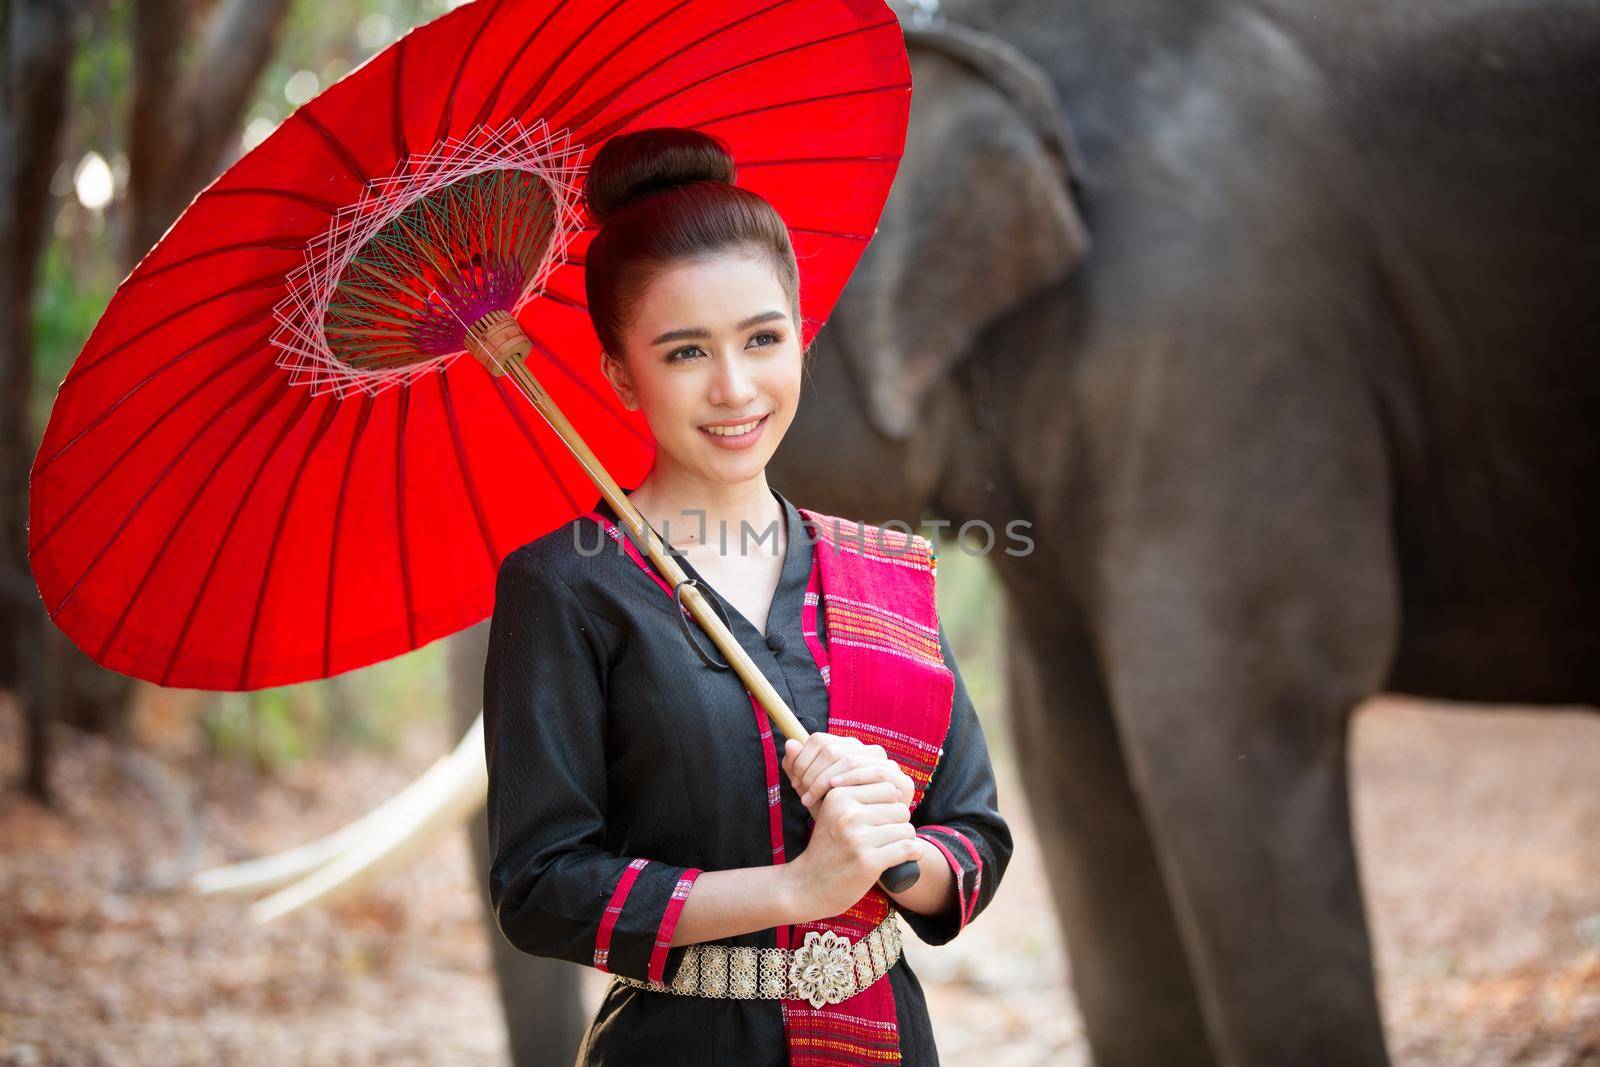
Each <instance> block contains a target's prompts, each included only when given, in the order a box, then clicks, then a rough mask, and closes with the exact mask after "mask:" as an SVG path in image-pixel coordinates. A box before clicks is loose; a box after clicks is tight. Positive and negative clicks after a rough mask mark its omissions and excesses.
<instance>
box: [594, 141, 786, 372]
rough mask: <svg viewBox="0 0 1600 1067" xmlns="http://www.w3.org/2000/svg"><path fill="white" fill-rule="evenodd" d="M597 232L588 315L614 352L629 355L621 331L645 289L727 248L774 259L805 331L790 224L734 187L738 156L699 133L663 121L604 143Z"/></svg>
mask: <svg viewBox="0 0 1600 1067" xmlns="http://www.w3.org/2000/svg"><path fill="white" fill-rule="evenodd" d="M584 196H585V200H586V203H587V205H588V208H589V214H590V215H591V216H592V217H593V219H594V221H595V222H596V223H597V224H598V225H599V227H600V232H599V233H597V234H596V235H595V237H594V240H593V241H591V242H590V244H589V251H588V256H587V259H586V262H585V267H584V287H585V290H586V296H587V298H588V301H589V318H590V320H591V321H592V322H593V323H594V329H595V333H596V334H598V335H599V337H600V343H601V345H602V346H604V348H605V350H606V352H607V354H608V355H609V356H610V357H612V358H614V359H619V360H620V359H621V358H622V332H623V329H624V327H625V326H626V324H627V323H628V321H629V319H630V317H631V316H632V314H633V309H634V307H635V306H636V305H637V303H638V300H639V297H640V295H641V294H642V293H643V292H644V289H645V286H646V285H647V284H648V283H649V281H650V279H651V278H652V277H654V276H655V274H656V273H657V272H658V271H660V270H662V269H663V268H665V267H669V266H672V265H674V264H677V263H681V262H683V261H685V260H693V259H699V258H703V257H706V256H710V255H714V254H716V253H718V252H724V251H728V250H730V249H746V250H748V251H750V252H751V253H752V254H754V255H756V256H757V257H760V258H763V259H765V260H767V261H768V262H769V263H771V265H772V269H773V272H774V273H775V274H776V275H777V278H778V283H779V284H780V285H782V286H783V288H784V291H785V292H786V293H787V294H788V296H789V301H790V309H789V313H790V315H791V317H792V318H793V321H794V329H795V330H796V331H797V334H798V331H799V330H800V328H801V327H800V270H799V267H798V266H797V265H796V263H795V258H794V247H793V245H791V244H790V243H789V230H788V227H786V226H785V225H784V222H783V219H782V218H781V217H779V215H778V212H777V211H776V210H775V209H774V208H773V206H772V205H771V204H769V203H767V201H766V200H765V199H764V198H762V197H761V196H760V195H759V194H757V193H753V192H751V191H750V190H748V189H741V188H739V187H738V186H736V185H734V184H733V156H732V155H731V154H730V153H729V152H728V149H727V146H725V145H724V144H723V143H722V142H721V141H720V140H718V139H717V138H715V137H713V136H711V135H710V134H706V133H701V132H699V131H698V130H688V129H680V128H676V127H670V126H665V127H657V128H655V129H648V130H636V131H634V132H632V133H625V134H622V135H621V136H618V137H613V138H612V139H611V140H609V141H607V142H606V143H605V144H603V145H601V146H600V151H599V152H597V153H596V154H595V157H594V161H593V162H592V163H591V164H590V165H589V176H588V180H587V182H586V184H585V192H584Z"/></svg>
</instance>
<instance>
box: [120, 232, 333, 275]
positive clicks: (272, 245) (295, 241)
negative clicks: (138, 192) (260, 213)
mask: <svg viewBox="0 0 1600 1067" xmlns="http://www.w3.org/2000/svg"><path fill="white" fill-rule="evenodd" d="M314 237H316V234H311V235H310V236H307V237H293V238H286V239H283V240H278V241H240V242H238V243H237V244H231V245H219V246H218V247H216V248H209V249H207V250H206V251H204V252H196V253H194V254H193V255H190V256H184V257H183V258H182V259H175V260H173V261H172V262H171V263H163V264H162V265H161V266H159V267H155V268H152V269H151V270H147V271H145V272H143V273H142V274H139V275H138V276H137V277H133V278H129V279H128V281H127V283H126V284H125V285H124V286H123V288H124V289H131V288H133V287H134V286H136V285H139V284H141V283H143V282H147V281H149V280H150V279H151V278H155V277H158V276H160V275H162V274H165V273H167V272H168V271H173V270H177V269H178V268H179V267H186V266H188V265H189V264H191V263H194V262H197V261H198V260H202V259H207V258H209V257H211V256H222V255H227V254H228V253H229V252H243V251H245V250H248V249H264V250H268V251H273V252H294V251H298V250H301V249H304V248H305V246H306V245H307V244H308V243H309V242H310V241H311V240H312V238H314Z"/></svg>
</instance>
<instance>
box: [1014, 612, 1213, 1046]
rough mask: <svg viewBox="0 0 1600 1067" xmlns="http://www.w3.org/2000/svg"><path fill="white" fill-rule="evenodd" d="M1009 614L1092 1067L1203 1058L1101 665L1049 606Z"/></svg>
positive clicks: (1020, 708) (1020, 733) (1195, 1008)
mask: <svg viewBox="0 0 1600 1067" xmlns="http://www.w3.org/2000/svg"><path fill="white" fill-rule="evenodd" d="M1021 611H1022V612H1023V613H1024V617H1029V616H1032V615H1036V614H1038V613H1039V612H1041V611H1042V612H1045V613H1046V617H1044V618H1040V619H1037V620H1036V621H1032V622H1026V623H1019V622H1018V620H1017V618H1016V617H1014V616H1013V617H1010V618H1008V625H1009V626H1010V627H1011V628H1012V631H1013V634H1014V635H1015V636H1016V637H1018V638H1023V640H1022V641H1011V642H1008V643H1007V644H1008V649H1009V663H1008V667H1009V680H1010V704H1011V709H1012V710H1011V718H1012V726H1013V730H1014V732H1015V738H1016V745H1015V747H1016V751H1017V755H1018V760H1019V762H1020V764H1021V770H1022V775H1023V783H1024V787H1025V790H1026V793H1027V796H1028V806H1029V811H1030V813H1031V815H1032V817H1033V821H1034V823H1035V825H1036V827H1037V829H1038V834H1039V839H1040V843H1041V846H1042V849H1043V852H1044V859H1045V869H1046V871H1047V873H1048V876H1049V879H1050V887H1051V891H1052V892H1053V894H1054V897H1055V903H1056V911H1057V914H1058V916H1059V917H1060V920H1061V924H1062V928H1063V931H1064V933H1065V935H1066V942H1067V951H1068V954H1069V956H1070V958H1071V961H1072V986H1073V991H1074V993H1075V995H1076V996H1077V1000H1078V1006H1079V1009H1080V1010H1081V1011H1082V1013H1083V1017H1084V1024H1085V1027H1086V1029H1087V1032H1088V1038H1089V1046H1090V1048H1091V1049H1092V1051H1093V1053H1094V1061H1095V1063H1096V1064H1097V1065H1098V1067H1191V1065H1193V1067H1207V1065H1209V1064H1211V1063H1212V1062H1213V1060H1212V1058H1211V1055H1210V1052H1209V1048H1208V1044H1207V1038H1206V1030H1205V1025H1204V1022H1203V1020H1202V1018H1201V1013H1200V1005H1199V1001H1198V999H1197V997H1196V993H1195V988H1194V982H1193V979H1192V977H1191V975H1190V972H1189V965H1188V961H1187V959H1186V958H1185V956H1184V949H1183V942H1182V940H1181V939H1180V938H1179V936H1178V927H1177V921H1176V919H1175V918H1174V916H1173V912H1172V905H1171V901H1170V900H1169V899H1168V896H1167V890H1166V886H1165V885H1164V884H1163V882H1162V879H1161V871H1160V869H1159V868H1158V866H1157V864H1156V858H1155V848H1154V846H1153V845H1152V844H1151V841H1150V834H1149V831H1148V829H1147V828H1146V826H1145V821H1144V816H1143V814H1142V813H1141V812H1140V810H1139V805H1138V802H1137V800H1136V798H1135V796H1134V793H1133V787H1132V785H1131V784H1130V782H1129V780H1128V770H1127V767H1126V765H1125V764H1124V763H1123V760H1122V750H1121V748H1120V747H1119V742H1118V739H1117V735H1116V728H1115V725H1114V724H1113V722H1112V717H1111V710H1110V707H1109V705H1108V704H1107V701H1106V697H1105V692H1104V689H1103V688H1102V687H1101V685H1100V682H1099V676H1098V668H1097V666H1096V664H1095V661H1094V657H1093V655H1092V654H1091V649H1090V646H1089V643H1088V641H1087V640H1085V636H1084V634H1083V633H1082V631H1081V630H1076V629H1074V631H1073V632H1071V633H1067V634H1064V633H1062V625H1061V618H1060V614H1061V609H1060V605H1059V604H1053V605H1052V604H1037V605H1035V604H1029V603H1026V602H1024V603H1023V604H1022V605H1021Z"/></svg>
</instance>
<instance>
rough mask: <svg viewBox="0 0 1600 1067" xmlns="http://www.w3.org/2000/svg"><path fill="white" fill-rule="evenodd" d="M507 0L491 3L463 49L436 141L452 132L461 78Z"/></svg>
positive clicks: (445, 98)
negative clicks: (479, 42)
mask: <svg viewBox="0 0 1600 1067" xmlns="http://www.w3.org/2000/svg"><path fill="white" fill-rule="evenodd" d="M503 3H505V0H494V3H492V4H490V5H489V13H488V14H487V15H484V16H483V21H482V22H480V23H478V28H477V29H475V30H473V31H472V40H470V41H468V42H467V47H466V48H464V49H462V51H461V62H460V63H459V64H457V65H456V74H455V77H454V78H451V79H450V91H449V92H447V93H445V95H444V108H443V110H441V111H440V112H439V129H438V131H437V132H436V133H435V134H434V135H433V139H434V140H435V141H443V140H444V135H445V134H447V133H449V132H450V118H451V112H452V111H453V110H454V109H455V102H456V90H457V89H459V88H460V87H461V78H462V76H463V75H465V74H466V72H467V64H468V63H470V62H471V61H472V53H473V51H474V50H475V49H476V48H477V47H478V41H479V40H480V39H481V38H482V37H483V31H484V29H485V28H486V27H487V26H488V25H489V23H490V22H491V21H492V20H493V19H494V17H495V14H496V13H497V12H499V10H500V6H501V5H502V4H503Z"/></svg>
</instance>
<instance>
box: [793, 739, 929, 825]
mask: <svg viewBox="0 0 1600 1067" xmlns="http://www.w3.org/2000/svg"><path fill="white" fill-rule="evenodd" d="M783 752H784V755H783V769H784V771H785V772H786V773H787V774H788V775H789V783H790V784H791V785H793V786H794V791H795V792H796V793H798V794H800V803H802V804H804V805H805V806H806V808H807V810H809V811H811V813H812V818H815V817H816V805H817V804H818V803H820V802H821V801H822V800H823V799H824V798H825V797H826V796H827V795H828V790H830V789H833V788H834V787H836V786H843V785H867V784H869V783H872V782H888V783H890V784H891V785H893V786H894V787H895V799H896V800H898V801H899V802H900V803H902V804H908V805H909V804H910V803H911V798H912V797H913V796H914V795H915V794H914V793H913V791H912V783H911V776H910V775H908V774H906V773H905V772H904V771H902V770H901V769H900V765H899V764H898V763H896V762H895V761H894V760H892V759H890V758H889V756H888V754H887V753H885V752H884V750H883V746H882V745H866V744H862V743H861V741H859V740H858V739H856V738H854V737H845V736H843V735H839V734H829V733H824V732H822V731H820V730H819V731H818V732H816V733H814V734H812V735H811V736H810V737H808V738H806V743H805V744H804V745H801V744H800V742H798V741H795V740H792V739H791V740H787V741H785V742H784V743H783Z"/></svg>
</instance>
